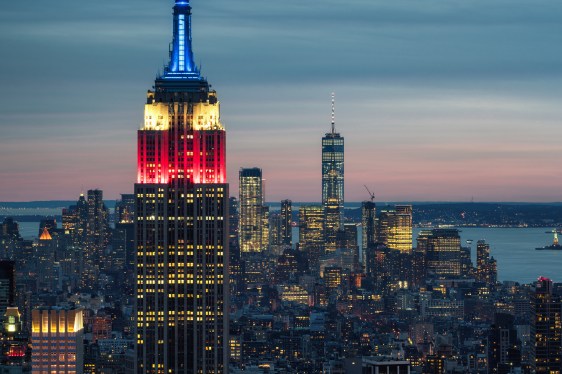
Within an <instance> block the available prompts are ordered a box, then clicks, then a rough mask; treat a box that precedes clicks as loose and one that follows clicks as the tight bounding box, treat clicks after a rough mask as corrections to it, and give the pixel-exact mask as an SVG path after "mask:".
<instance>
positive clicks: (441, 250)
mask: <svg viewBox="0 0 562 374" xmlns="http://www.w3.org/2000/svg"><path fill="white" fill-rule="evenodd" d="M423 240H427V243H426V246H427V247H426V261H427V271H428V272H429V273H433V274H434V275H436V276H455V277H458V276H459V275H460V274H461V238H460V236H459V231H458V230H455V229H433V230H431V234H430V235H428V236H427V238H424V239H423ZM419 244H420V242H418V246H419Z"/></svg>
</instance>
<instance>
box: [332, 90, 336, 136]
mask: <svg viewBox="0 0 562 374" xmlns="http://www.w3.org/2000/svg"><path fill="white" fill-rule="evenodd" d="M335 133H336V93H335V92H332V134H335Z"/></svg>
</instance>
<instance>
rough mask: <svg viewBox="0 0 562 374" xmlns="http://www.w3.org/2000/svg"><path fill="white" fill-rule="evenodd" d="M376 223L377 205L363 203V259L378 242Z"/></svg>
mask: <svg viewBox="0 0 562 374" xmlns="http://www.w3.org/2000/svg"><path fill="white" fill-rule="evenodd" d="M376 223H377V205H376V204H375V203H374V202H373V201H363V202H362V203H361V227H362V232H361V244H362V249H363V258H364V257H365V254H366V252H367V248H369V247H372V246H374V245H375V242H376V240H377V237H376V230H377V226H376ZM363 262H364V259H363Z"/></svg>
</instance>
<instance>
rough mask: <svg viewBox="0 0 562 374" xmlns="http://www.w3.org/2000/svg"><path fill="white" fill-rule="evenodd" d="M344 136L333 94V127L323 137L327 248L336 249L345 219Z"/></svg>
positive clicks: (323, 197)
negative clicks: (335, 109) (337, 128)
mask: <svg viewBox="0 0 562 374" xmlns="http://www.w3.org/2000/svg"><path fill="white" fill-rule="evenodd" d="M343 204H344V138H343V137H342V136H341V135H340V134H339V133H337V132H336V121H335V112H334V97H333V95H332V129H331V131H330V132H329V133H326V135H325V136H324V137H323V138H322V206H323V207H324V214H325V223H326V227H325V233H324V235H325V241H326V250H327V251H335V250H336V235H337V231H338V229H340V228H343V219H344V207H343Z"/></svg>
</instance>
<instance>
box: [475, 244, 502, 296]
mask: <svg viewBox="0 0 562 374" xmlns="http://www.w3.org/2000/svg"><path fill="white" fill-rule="evenodd" d="M497 277H498V275H497V264H496V260H494V258H493V257H490V245H489V244H488V243H486V241H484V240H479V241H478V243H477V244H476V279H477V280H479V281H481V282H485V283H486V284H490V285H494V284H495V283H496V282H497Z"/></svg>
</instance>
